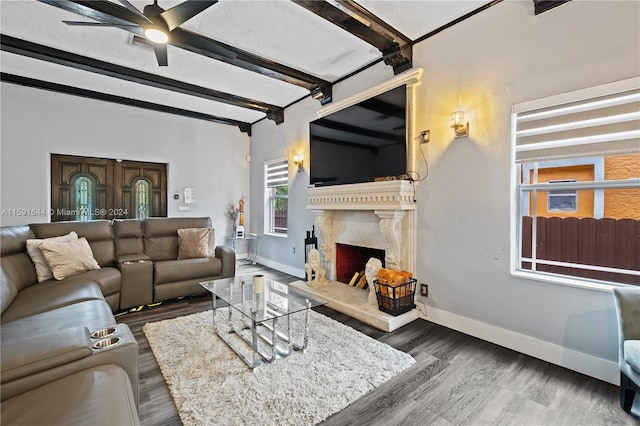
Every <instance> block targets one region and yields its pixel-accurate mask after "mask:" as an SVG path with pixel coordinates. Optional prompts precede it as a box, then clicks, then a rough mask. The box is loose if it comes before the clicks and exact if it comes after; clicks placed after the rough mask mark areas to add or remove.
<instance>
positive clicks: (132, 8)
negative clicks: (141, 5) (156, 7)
mask: <svg viewBox="0 0 640 426" xmlns="http://www.w3.org/2000/svg"><path fill="white" fill-rule="evenodd" d="M118 3H120V4H121V5H123V6H124V7H126V8H127V9H129V10H130V11H131V12H133V13H135V14H136V15H138V16H139V17H141V18H144V19H146V20H147V21H149V18H147V17H146V16H144V14H143V13H142V12H140V11H139V10H138V8H137V7H135V6H134V5H132V4H131V3H130V2H129V1H128V0H118ZM149 22H151V21H149Z"/></svg>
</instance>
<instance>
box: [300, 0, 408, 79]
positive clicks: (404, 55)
mask: <svg viewBox="0 0 640 426" xmlns="http://www.w3.org/2000/svg"><path fill="white" fill-rule="evenodd" d="M292 1H293V2H294V3H296V4H297V5H299V6H302V7H304V8H305V9H307V10H308V11H310V12H313V13H315V14H316V15H318V16H320V17H321V18H323V19H326V20H327V21H329V22H331V23H332V24H334V25H337V26H338V27H340V28H342V29H344V30H345V31H347V32H349V33H351V34H353V35H354V36H356V37H358V38H360V39H362V40H364V41H366V42H367V43H369V44H370V45H372V46H374V47H376V48H377V49H378V50H379V51H380V52H381V53H382V57H383V59H384V62H385V64H387V65H389V66H391V67H393V73H394V74H399V73H401V72H402V71H405V70H407V69H409V68H411V67H412V66H413V47H412V46H413V43H412V41H411V39H409V38H408V37H406V36H405V35H404V34H402V33H401V32H400V31H398V30H396V29H395V28H393V27H392V26H391V25H389V24H387V23H386V22H385V21H383V20H382V19H380V18H378V17H377V16H375V15H374V14H372V13H371V12H369V11H368V10H367V9H365V8H364V7H362V6H360V5H359V4H358V3H356V2H355V1H353V0H322V1H320V0H292Z"/></svg>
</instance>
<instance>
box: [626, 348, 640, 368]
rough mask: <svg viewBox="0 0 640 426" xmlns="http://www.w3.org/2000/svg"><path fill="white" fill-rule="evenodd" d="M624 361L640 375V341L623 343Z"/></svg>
mask: <svg viewBox="0 0 640 426" xmlns="http://www.w3.org/2000/svg"><path fill="white" fill-rule="evenodd" d="M624 360H625V361H626V362H627V364H629V365H630V366H631V368H633V369H634V370H635V371H636V372H637V373H639V374H640V340H625V341H624Z"/></svg>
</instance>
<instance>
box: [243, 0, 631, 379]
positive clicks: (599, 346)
mask: <svg viewBox="0 0 640 426" xmlns="http://www.w3.org/2000/svg"><path fill="white" fill-rule="evenodd" d="M639 16H640V3H638V2H626V1H620V2H612V1H608V2H598V1H572V2H569V3H567V4H564V5H562V6H560V7H558V8H556V9H553V10H551V11H549V12H547V13H544V14H542V15H539V16H534V13H533V2H531V1H504V2H502V3H499V4H497V5H495V6H493V7H491V8H489V9H488V10H486V11H483V12H481V13H480V14H478V15H476V16H473V17H471V18H470V19H467V20H465V21H463V22H461V23H459V24H457V25H455V26H453V27H452V28H449V29H447V30H445V31H443V32H441V33H439V34H437V35H435V36H433V37H432V38H429V39H427V40H426V41H424V42H422V43H420V44H418V45H416V46H414V67H423V68H424V75H423V78H422V84H421V85H420V86H418V87H417V88H416V98H417V102H416V105H415V108H416V128H415V129H414V131H415V132H416V134H417V133H419V131H420V130H425V129H429V130H430V131H431V143H429V144H428V145H423V149H424V154H425V156H426V158H427V160H428V162H429V176H428V178H427V179H426V180H425V181H424V182H422V183H421V184H420V185H419V186H418V192H417V199H418V212H419V213H418V215H419V219H418V227H419V230H418V241H419V246H418V270H417V277H418V279H419V281H420V282H426V283H428V284H429V287H430V291H429V293H430V296H429V298H428V299H422V300H423V302H425V303H426V305H427V318H428V319H430V320H431V321H434V322H438V323H441V324H444V325H446V326H448V327H451V328H455V329H459V330H461V331H464V332H467V333H469V334H473V335H476V336H478V337H481V338H484V339H486V340H490V341H494V342H496V343H498V344H501V345H504V346H507V347H512V348H514V349H516V350H519V351H521V352H524V353H528V354H530V355H533V356H536V357H539V358H542V359H546V360H549V361H551V362H554V363H556V364H559V365H563V366H566V367H568V368H571V369H574V370H577V371H580V372H583V373H586V374H589V375H592V376H594V377H597V378H600V379H603V380H607V381H610V382H612V383H615V382H616V381H617V380H618V372H617V331H616V320H615V311H614V306H613V300H612V296H611V293H610V292H600V291H593V290H586V289H582V288H575V287H566V286H561V285H557V284H550V283H544V282H538V281H532V280H525V279H520V278H515V277H512V276H511V275H510V270H509V268H510V263H509V255H510V253H509V251H510V234H509V232H510V213H511V193H510V179H511V167H512V166H511V162H510V158H511V152H510V130H511V123H510V114H511V107H512V105H513V104H515V103H519V102H523V101H527V100H531V99H537V98H541V97H545V96H549V95H553V94H557V93H563V92H567V91H571V90H576V89H580V88H584V87H589V86H593V85H598V84H603V83H607V82H610V81H615V80H620V79H625V78H630V77H633V76H638V75H639V74H640V40H639V38H638V36H637V35H638V30H639ZM604 17H606V18H604ZM391 77H392V74H391V71H390V69H389V67H386V66H385V65H383V64H378V65H376V66H375V67H372V68H370V69H368V70H366V71H364V72H362V73H360V74H358V75H356V76H354V77H352V78H350V79H348V80H346V81H345V82H343V83H340V84H339V85H337V86H336V87H334V100H336V101H339V100H340V99H344V97H346V96H349V95H351V94H354V93H358V92H359V91H361V90H364V89H367V88H369V87H372V86H375V85H376V84H379V83H381V82H382V81H384V80H386V79H389V78H391ZM318 109H320V106H319V104H318V103H317V102H316V101H313V100H311V99H307V100H305V101H303V102H300V103H299V104H296V105H294V106H293V107H291V108H288V109H287V111H286V114H285V123H284V124H282V125H280V126H275V125H274V124H273V123H270V122H266V121H263V122H261V123H259V124H258V125H255V126H254V130H253V136H252V138H251V154H252V159H253V161H252V165H251V170H252V181H251V190H252V197H253V199H254V200H259V199H260V197H261V195H262V187H263V186H262V185H263V182H262V177H261V176H262V174H261V167H262V162H263V161H264V160H268V159H271V158H276V157H278V156H284V155H287V153H289V152H291V151H292V150H300V149H301V146H302V147H304V149H306V152H307V153H308V123H309V121H312V120H313V119H315V118H316V115H315V113H316V111H317V110H318ZM459 109H462V110H464V111H466V113H467V117H468V121H469V122H470V137H468V138H463V139H454V138H453V133H452V132H453V131H452V129H450V128H449V114H450V113H451V112H452V111H455V110H459ZM421 161H422V160H421V156H420V155H418V164H419V172H420V173H422V174H423V175H424V174H425V173H426V170H427V168H426V167H425V165H424V164H421ZM290 177H292V178H293V181H292V185H291V187H290V192H289V194H290V195H289V206H290V207H289V209H290V210H289V212H290V213H289V214H290V217H291V218H292V219H291V222H290V230H289V237H288V238H276V237H268V236H265V237H263V238H262V241H261V243H260V251H259V256H260V259H261V261H262V262H263V263H265V264H271V265H272V266H275V267H279V268H280V269H282V270H288V271H289V272H296V273H297V274H298V275H299V276H301V277H302V276H303V274H302V272H301V271H302V267H303V263H304V261H303V255H300V254H299V252H296V254H292V253H291V247H292V246H295V247H301V246H302V241H303V238H304V231H305V229H311V225H312V224H313V216H312V215H311V214H309V213H308V212H306V211H305V209H304V207H305V205H306V202H307V194H306V188H305V187H306V185H307V184H308V175H306V173H305V174H292V175H291V176H290ZM304 179H306V181H304ZM252 213H253V220H252V226H254V227H256V226H262V225H261V224H262V219H261V218H262V215H263V214H264V208H263V206H261V205H260V203H255V201H254V204H253V209H252Z"/></svg>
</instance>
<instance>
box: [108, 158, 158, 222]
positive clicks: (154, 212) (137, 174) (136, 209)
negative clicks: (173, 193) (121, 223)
mask: <svg viewBox="0 0 640 426" xmlns="http://www.w3.org/2000/svg"><path fill="white" fill-rule="evenodd" d="M166 170H167V167H166V164H160V163H146V162H141V161H117V162H116V164H115V167H114V172H115V173H114V176H115V186H114V190H115V192H114V197H115V198H114V200H113V201H114V206H115V207H116V208H118V209H121V210H123V211H127V212H129V216H128V217H131V218H135V217H137V218H141V219H144V218H145V217H152V216H166V215H167V177H166V173H167V172H166ZM143 199H146V202H142V203H141V202H140V201H141V200H143ZM136 200H137V201H136ZM131 213H133V214H131Z"/></svg>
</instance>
